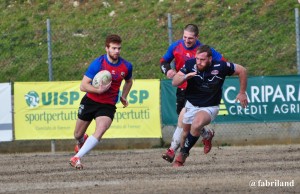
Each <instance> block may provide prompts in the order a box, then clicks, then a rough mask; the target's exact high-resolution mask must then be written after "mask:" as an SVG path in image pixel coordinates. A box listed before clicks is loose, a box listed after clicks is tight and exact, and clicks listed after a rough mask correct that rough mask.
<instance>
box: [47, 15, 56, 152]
mask: <svg viewBox="0 0 300 194" xmlns="http://www.w3.org/2000/svg"><path fill="white" fill-rule="evenodd" d="M47 43H48V73H49V81H53V73H52V48H51V28H50V19H47ZM51 152H52V153H55V140H54V139H53V140H51Z"/></svg>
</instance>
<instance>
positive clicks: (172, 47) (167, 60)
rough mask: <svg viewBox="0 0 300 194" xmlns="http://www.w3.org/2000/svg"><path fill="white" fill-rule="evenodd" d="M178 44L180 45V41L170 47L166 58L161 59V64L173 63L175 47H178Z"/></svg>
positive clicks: (165, 55)
mask: <svg viewBox="0 0 300 194" xmlns="http://www.w3.org/2000/svg"><path fill="white" fill-rule="evenodd" d="M178 43H179V41H176V42H174V43H172V44H171V45H170V46H169V48H168V50H167V52H166V53H165V54H164V56H163V57H162V58H161V59H160V62H161V63H162V62H164V61H166V62H168V63H171V61H172V60H173V59H174V54H173V51H174V49H175V47H176V46H177V45H178Z"/></svg>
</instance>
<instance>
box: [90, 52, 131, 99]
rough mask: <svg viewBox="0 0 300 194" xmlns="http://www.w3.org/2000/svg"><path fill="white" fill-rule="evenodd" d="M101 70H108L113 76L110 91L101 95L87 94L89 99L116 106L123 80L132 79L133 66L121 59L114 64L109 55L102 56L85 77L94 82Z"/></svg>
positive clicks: (91, 66) (94, 62)
mask: <svg viewBox="0 0 300 194" xmlns="http://www.w3.org/2000/svg"><path fill="white" fill-rule="evenodd" d="M101 70H108V71H109V72H110V73H111V75H112V82H111V86H110V88H109V91H108V92H104V93H101V94H98V93H92V92H91V93H87V97H88V98H90V99H92V100H93V101H95V102H99V103H103V104H111V105H115V104H116V103H117V102H118V97H119V96H118V95H119V89H120V86H121V83H122V81H123V79H125V80H129V79H131V77H132V65H131V64H130V63H129V62H128V61H126V60H124V59H123V58H121V57H119V61H118V62H117V63H116V64H114V63H111V62H110V61H109V59H108V57H107V55H102V56H100V57H98V58H97V59H95V60H94V61H93V62H92V63H91V65H90V66H89V68H88V70H87V71H86V73H85V76H87V77H88V78H90V79H91V80H92V79H93V78H94V76H95V75H96V74H97V73H98V72H99V71H101Z"/></svg>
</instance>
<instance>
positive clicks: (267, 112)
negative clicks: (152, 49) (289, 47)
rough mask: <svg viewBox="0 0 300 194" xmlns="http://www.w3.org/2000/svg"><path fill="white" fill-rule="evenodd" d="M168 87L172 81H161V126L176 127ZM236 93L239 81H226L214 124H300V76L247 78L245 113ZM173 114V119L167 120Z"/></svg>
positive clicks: (236, 78)
mask: <svg viewBox="0 0 300 194" xmlns="http://www.w3.org/2000/svg"><path fill="white" fill-rule="evenodd" d="M164 82H169V83H164ZM168 84H169V85H168ZM164 86H165V87H164ZM171 86H172V84H171V80H163V81H162V87H161V89H162V92H161V94H162V106H161V107H162V121H163V124H164V125H176V123H177V115H176V110H175V104H174V105H173V106H174V107H169V106H170V105H169V104H170V103H171V102H175V99H176V95H175V93H176V88H175V87H174V90H172V91H167V90H166V88H168V90H170V89H169V87H171ZM163 90H165V91H163ZM174 91H175V92H174ZM238 92H239V79H238V77H228V78H227V79H226V81H225V83H224V86H223V98H222V100H221V104H220V111H219V115H218V117H217V118H216V120H215V121H214V122H215V123H233V122H235V123H241V122H252V123H259V122H287V121H296V122H299V121H300V76H298V75H294V76H263V77H249V78H248V87H247V95H248V100H249V104H248V107H247V108H245V109H243V108H242V107H241V106H240V104H239V103H238V102H235V98H236V95H237V94H238ZM173 98H174V99H173ZM167 105H168V106H167ZM172 111H173V112H174V114H175V116H172V118H170V116H171V112H172ZM165 114H167V115H165ZM172 114H173V113H172Z"/></svg>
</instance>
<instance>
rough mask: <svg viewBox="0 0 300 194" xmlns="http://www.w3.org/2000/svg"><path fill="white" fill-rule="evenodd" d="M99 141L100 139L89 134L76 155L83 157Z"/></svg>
mask: <svg viewBox="0 0 300 194" xmlns="http://www.w3.org/2000/svg"><path fill="white" fill-rule="evenodd" d="M98 143H99V141H98V139H96V138H95V137H94V136H92V135H91V136H89V137H88V138H87V140H86V141H85V143H84V144H83V146H82V147H81V148H80V150H79V152H78V153H77V154H76V155H75V156H77V157H79V158H82V157H83V156H84V155H85V154H86V153H88V152H89V151H91V150H92V149H93V148H94V147H95V146H96V145H97V144H98Z"/></svg>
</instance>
